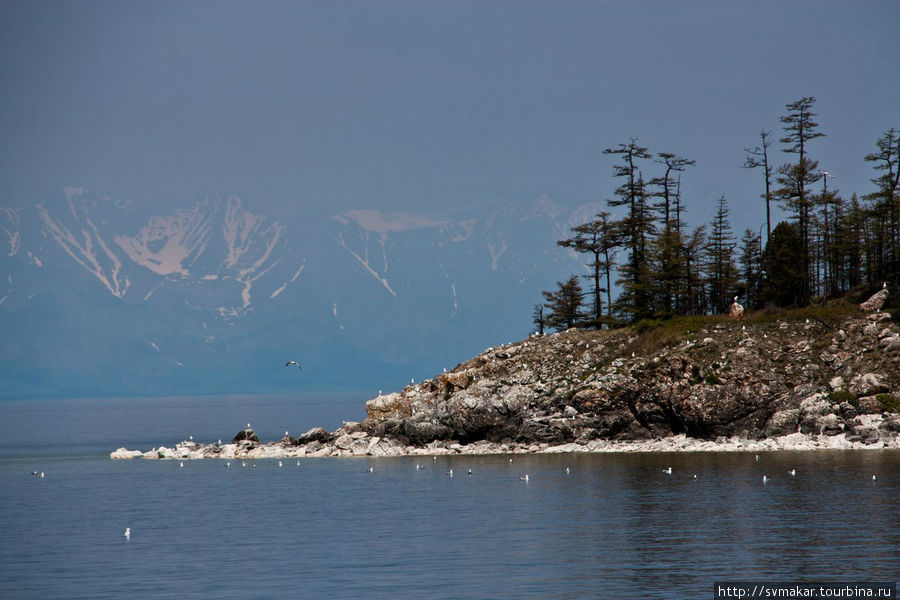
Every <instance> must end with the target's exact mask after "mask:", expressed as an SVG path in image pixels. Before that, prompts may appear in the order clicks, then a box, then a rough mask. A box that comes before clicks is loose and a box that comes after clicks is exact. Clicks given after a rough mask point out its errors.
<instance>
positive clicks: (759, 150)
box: [744, 129, 774, 240]
mask: <svg viewBox="0 0 900 600" xmlns="http://www.w3.org/2000/svg"><path fill="white" fill-rule="evenodd" d="M770 133H772V132H771V131H766V130H765V129H763V130H762V131H760V134H759V139H760V144H761V145H760V146H754V147H753V148H744V152H746V153H747V157H746V159H745V160H744V168H745V169H756V168H762V170H763V177H764V179H765V182H766V191H765V192H764V193H763V194H762V198H763V200H765V201H766V239H767V240H768V239H769V236H770V235H772V210H771V205H772V174H773V171H774V170H773V168H772V165H771V164H769V146H771V145H772V140H770V139H769V134H770Z"/></svg>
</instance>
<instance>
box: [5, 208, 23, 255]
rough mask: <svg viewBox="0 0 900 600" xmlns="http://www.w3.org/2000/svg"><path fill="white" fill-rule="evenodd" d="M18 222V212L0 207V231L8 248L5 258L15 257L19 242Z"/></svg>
mask: <svg viewBox="0 0 900 600" xmlns="http://www.w3.org/2000/svg"><path fill="white" fill-rule="evenodd" d="M20 221H21V219H20V217H19V211H18V210H16V209H15V208H8V207H5V206H3V207H0V231H2V232H3V236H4V237H5V238H6V244H7V247H8V248H9V250H8V251H7V256H15V255H16V252H18V251H19V242H20V240H21V234H20V232H19V226H20Z"/></svg>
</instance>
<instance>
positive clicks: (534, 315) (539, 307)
mask: <svg viewBox="0 0 900 600" xmlns="http://www.w3.org/2000/svg"><path fill="white" fill-rule="evenodd" d="M531 322H532V323H534V324H535V325H536V326H537V329H536V331H537V333H538V334H539V335H544V305H543V304H541V303H540V302H538V303H537V304H535V305H534V309H533V310H532V312H531Z"/></svg>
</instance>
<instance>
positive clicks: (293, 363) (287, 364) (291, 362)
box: [284, 360, 303, 369]
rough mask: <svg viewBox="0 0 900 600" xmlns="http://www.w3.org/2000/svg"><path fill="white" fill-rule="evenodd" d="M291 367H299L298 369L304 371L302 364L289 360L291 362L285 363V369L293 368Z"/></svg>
mask: <svg viewBox="0 0 900 600" xmlns="http://www.w3.org/2000/svg"><path fill="white" fill-rule="evenodd" d="M291 365H297V368H298V369H302V368H303V367H301V366H300V363H298V362H297V361H296V360H289V361H287V362H286V363H284V366H285V367H289V366H291Z"/></svg>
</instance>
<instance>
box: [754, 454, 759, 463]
mask: <svg viewBox="0 0 900 600" xmlns="http://www.w3.org/2000/svg"><path fill="white" fill-rule="evenodd" d="M755 458H756V462H759V454H757V455H756V456H755Z"/></svg>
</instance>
